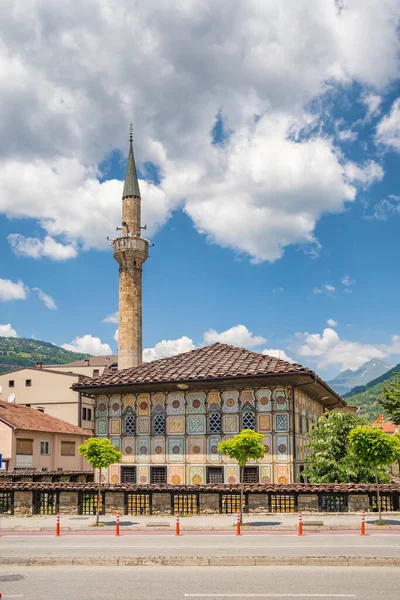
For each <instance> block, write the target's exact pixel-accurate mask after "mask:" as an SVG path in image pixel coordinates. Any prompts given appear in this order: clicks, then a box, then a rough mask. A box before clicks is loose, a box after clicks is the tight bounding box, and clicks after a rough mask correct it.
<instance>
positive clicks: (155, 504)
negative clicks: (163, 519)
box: [152, 493, 172, 515]
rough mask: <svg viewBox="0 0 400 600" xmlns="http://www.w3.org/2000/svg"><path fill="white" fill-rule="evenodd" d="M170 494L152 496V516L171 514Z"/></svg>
mask: <svg viewBox="0 0 400 600" xmlns="http://www.w3.org/2000/svg"><path fill="white" fill-rule="evenodd" d="M171 510H172V505H171V494H168V493H154V494H153V495H152V513H153V515H161V514H171Z"/></svg>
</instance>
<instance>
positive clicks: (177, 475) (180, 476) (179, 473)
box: [167, 465, 185, 485]
mask: <svg viewBox="0 0 400 600" xmlns="http://www.w3.org/2000/svg"><path fill="white" fill-rule="evenodd" d="M167 481H168V483H169V484H170V485H182V484H184V483H185V467H184V466H183V465H174V466H173V467H168V468H167Z"/></svg>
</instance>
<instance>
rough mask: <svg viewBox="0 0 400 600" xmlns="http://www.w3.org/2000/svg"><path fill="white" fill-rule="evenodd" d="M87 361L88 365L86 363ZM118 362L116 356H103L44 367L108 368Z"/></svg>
mask: <svg viewBox="0 0 400 600" xmlns="http://www.w3.org/2000/svg"><path fill="white" fill-rule="evenodd" d="M86 361H89V364H87V363H86ZM117 361H118V356H117V355H116V354H104V355H102V356H91V357H90V358H83V359H82V360H75V361H74V362H70V363H64V364H62V365H46V366H47V367H52V368H53V367H60V368H64V367H86V366H89V367H108V366H109V365H112V364H113V363H116V362H117Z"/></svg>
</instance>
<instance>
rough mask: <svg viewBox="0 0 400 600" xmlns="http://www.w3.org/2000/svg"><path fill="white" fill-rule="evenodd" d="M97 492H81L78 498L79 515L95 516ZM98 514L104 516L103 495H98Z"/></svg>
mask: <svg viewBox="0 0 400 600" xmlns="http://www.w3.org/2000/svg"><path fill="white" fill-rule="evenodd" d="M97 498H98V494H97V492H81V493H80V496H79V514H81V515H96V514H97ZM100 514H101V515H104V494H100Z"/></svg>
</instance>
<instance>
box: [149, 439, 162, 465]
mask: <svg viewBox="0 0 400 600" xmlns="http://www.w3.org/2000/svg"><path fill="white" fill-rule="evenodd" d="M151 461H152V462H153V463H164V462H165V437H161V436H160V437H153V438H152V440H151Z"/></svg>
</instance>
